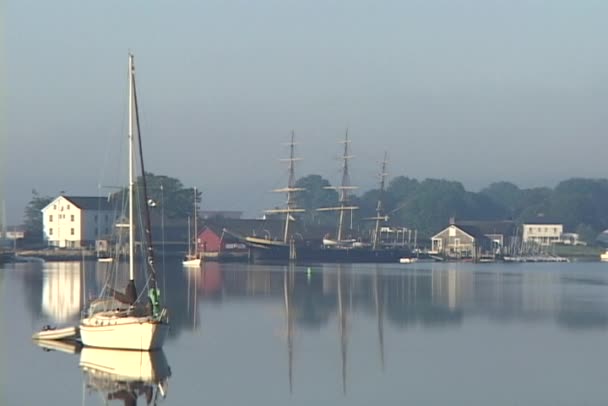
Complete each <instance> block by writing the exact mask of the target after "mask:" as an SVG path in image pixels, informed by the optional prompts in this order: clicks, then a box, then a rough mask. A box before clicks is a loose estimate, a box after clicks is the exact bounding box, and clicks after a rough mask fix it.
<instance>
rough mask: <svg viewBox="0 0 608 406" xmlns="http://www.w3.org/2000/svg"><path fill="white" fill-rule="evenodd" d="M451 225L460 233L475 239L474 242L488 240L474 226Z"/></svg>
mask: <svg viewBox="0 0 608 406" xmlns="http://www.w3.org/2000/svg"><path fill="white" fill-rule="evenodd" d="M452 225H453V226H455V227H457V228H459V229H461V230H462V231H464V232H465V233H467V234H468V235H470V236H471V237H473V238H475V239H476V240H483V239H487V238H488V237H486V236H485V235H484V233H483V232H482V231H481V230H480V229H479V228H477V227H475V226H470V225H465V224H452Z"/></svg>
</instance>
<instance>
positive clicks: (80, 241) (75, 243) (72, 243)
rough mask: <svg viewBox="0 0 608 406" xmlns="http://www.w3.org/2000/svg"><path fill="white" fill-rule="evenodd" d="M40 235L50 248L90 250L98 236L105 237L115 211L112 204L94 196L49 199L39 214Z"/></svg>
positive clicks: (114, 217) (103, 198)
mask: <svg viewBox="0 0 608 406" xmlns="http://www.w3.org/2000/svg"><path fill="white" fill-rule="evenodd" d="M41 211H42V230H43V231H42V233H43V239H44V241H45V242H46V243H47V244H48V245H49V246H51V247H59V248H82V247H93V246H95V241H96V240H97V239H99V237H100V235H106V236H107V235H109V234H110V233H111V232H112V228H113V226H114V223H115V221H116V219H117V218H118V211H117V210H116V208H115V207H114V204H113V202H111V201H109V200H108V199H107V198H106V197H98V196H65V195H61V196H58V197H56V198H55V199H53V201H51V202H50V203H49V204H48V205H47V206H45V207H44V208H43V209H42V210H41Z"/></svg>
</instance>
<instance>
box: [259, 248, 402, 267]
mask: <svg viewBox="0 0 608 406" xmlns="http://www.w3.org/2000/svg"><path fill="white" fill-rule="evenodd" d="M249 249H250V253H251V255H250V258H251V260H252V261H253V262H257V263H288V262H290V261H289V247H287V246H268V247H266V246H250V247H249ZM295 251H296V255H295V262H296V263H324V262H335V263H399V260H400V259H401V258H403V257H410V256H412V253H411V251H410V250H409V249H407V248H403V247H397V248H395V247H390V248H381V249H377V250H373V249H371V248H349V249H346V248H335V247H309V246H297V245H296V247H295Z"/></svg>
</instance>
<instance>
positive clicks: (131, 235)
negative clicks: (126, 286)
mask: <svg viewBox="0 0 608 406" xmlns="http://www.w3.org/2000/svg"><path fill="white" fill-rule="evenodd" d="M134 74H135V67H134V66H133V54H131V53H129V280H131V281H134V280H135V275H134V268H135V249H134V246H135V241H134V240H135V230H134V227H133V217H134V215H133V192H134V190H133V189H134V187H133V186H134V180H133V102H134V100H133V75H134Z"/></svg>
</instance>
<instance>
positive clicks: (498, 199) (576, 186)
mask: <svg viewBox="0 0 608 406" xmlns="http://www.w3.org/2000/svg"><path fill="white" fill-rule="evenodd" d="M146 181H147V186H148V195H149V198H150V203H151V204H153V205H154V206H156V207H159V206H161V205H162V207H163V209H164V215H165V216H167V218H169V219H171V218H185V217H186V216H188V215H192V210H193V196H194V195H193V194H194V190H193V188H191V187H185V186H184V185H183V184H182V182H181V181H179V180H178V179H176V178H172V177H169V176H164V175H154V174H152V173H150V174H147V175H146ZM161 186H162V187H161ZM295 186H296V187H298V188H303V189H305V190H304V191H303V192H299V193H297V194H296V202H297V205H298V207H300V208H303V209H307V210H306V212H305V213H303V214H302V215H301V216H300V220H301V221H303V222H306V223H308V224H315V225H326V226H331V225H335V224H336V217H337V216H336V214H335V213H331V212H318V211H316V209H317V208H320V207H328V206H335V205H337V204H338V193H337V192H336V191H335V190H332V189H327V187H329V186H331V184H330V182H329V181H328V180H327V179H325V178H323V177H322V176H320V175H317V174H313V175H308V176H304V177H302V178H300V179H298V180H297V182H296V185H295ZM136 187H137V190H140V189H141V178H139V179H138V180H137V183H136ZM124 193H125V192H124V191H119V192H116V193H114V194H113V195H112V197H111V198H112V199H117V200H118V199H120V198H121V196H124ZM196 199H197V202H200V200H201V192H200V191H199V192H197V196H196ZM51 200H52V198H51V197H49V196H41V195H39V194H38V193H37V192H36V191H35V190H34V191H33V193H32V199H31V200H30V202H29V203H28V205H27V207H26V208H25V212H24V226H25V228H26V232H27V234H28V236H29V237H30V238H31V239H33V240H35V239H41V238H42V215H41V212H40V210H41V209H42V208H43V207H45V206H46V205H47V204H48V203H50V202H51ZM378 200H381V201H382V207H383V214H386V215H387V216H388V224H389V225H392V226H401V227H408V228H411V229H416V230H418V235H419V236H420V238H428V237H430V236H432V235H433V234H435V233H437V232H439V231H440V230H441V229H443V228H444V227H446V226H447V224H448V222H449V219H450V218H452V217H454V218H456V219H457V220H458V219H461V220H513V221H514V222H516V223H518V224H522V223H525V222H528V221H532V220H538V219H539V218H540V217H539V216H542V218H545V219H547V221H557V222H559V223H561V224H564V228H565V230H566V231H569V232H578V233H579V234H581V236H582V238H583V239H584V240H585V241H587V242H589V243H593V242H594V241H595V237H596V236H597V235H598V234H599V233H600V232H602V231H603V230H605V229H608V180H606V179H583V178H573V179H568V180H564V181H562V182H560V183H559V184H558V185H557V186H556V187H554V188H549V187H537V188H529V189H522V188H519V187H518V186H517V185H515V184H513V183H510V182H495V183H492V184H490V185H489V186H487V187H486V188H484V189H482V190H481V191H479V192H471V191H467V190H466V189H465V188H464V186H463V185H462V183H460V182H457V181H450V180H444V179H424V180H417V179H413V178H409V177H405V176H398V177H396V178H394V179H392V180H391V181H390V182H389V183H388V186H387V187H386V189H385V190H384V191H383V192H381V191H380V190H379V189H372V190H368V191H366V192H364V193H362V194H359V195H353V196H352V198H351V199H350V203H351V204H352V205H356V206H359V210H357V211H356V212H355V214H354V218H353V224H355V228H359V229H365V228H366V227H371V226H372V222H366V221H364V219H365V218H367V217H373V216H375V215H376V207H377V203H378Z"/></svg>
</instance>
